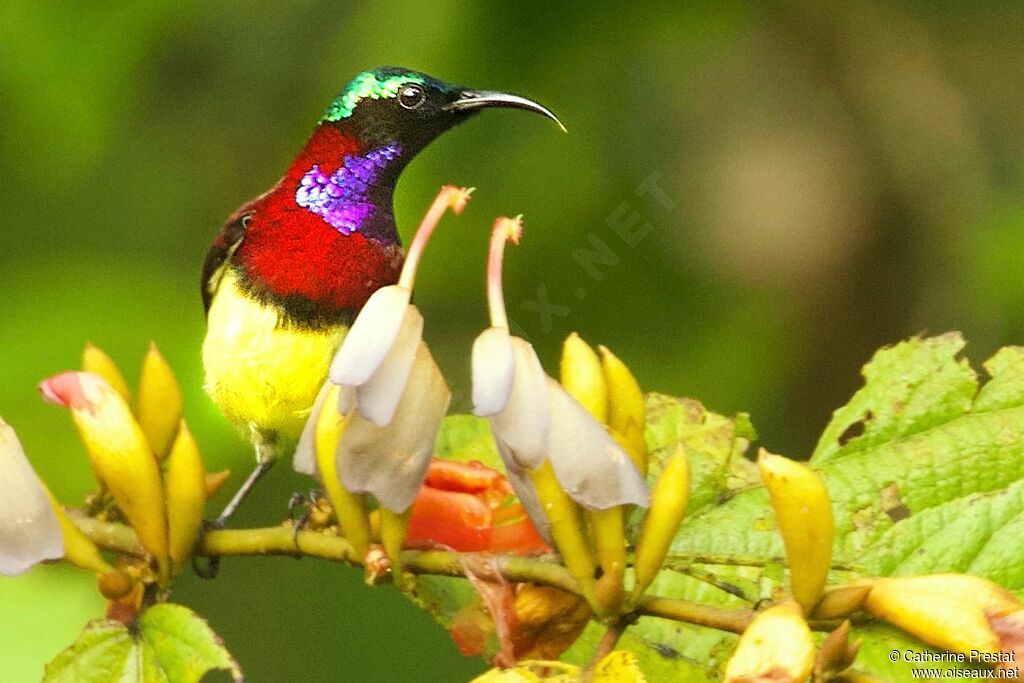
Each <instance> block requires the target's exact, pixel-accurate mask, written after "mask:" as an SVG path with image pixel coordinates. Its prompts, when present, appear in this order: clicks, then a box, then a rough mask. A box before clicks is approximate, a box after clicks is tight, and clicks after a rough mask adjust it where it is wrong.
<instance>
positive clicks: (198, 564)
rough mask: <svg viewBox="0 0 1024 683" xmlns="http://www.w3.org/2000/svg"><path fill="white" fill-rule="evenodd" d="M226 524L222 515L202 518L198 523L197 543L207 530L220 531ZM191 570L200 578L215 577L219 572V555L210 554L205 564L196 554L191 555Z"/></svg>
mask: <svg viewBox="0 0 1024 683" xmlns="http://www.w3.org/2000/svg"><path fill="white" fill-rule="evenodd" d="M226 525H227V520H226V519H224V518H223V517H218V518H217V519H214V520H209V519H204V520H203V521H202V522H200V524H199V540H198V541H197V544H198V543H201V542H202V539H203V536H205V535H206V533H207V532H208V531H220V530H221V529H223V528H224V527H225V526H226ZM192 571H194V572H195V573H196V576H198V577H199V578H201V579H215V578H217V575H218V574H219V573H220V556H219V555H211V556H210V557H207V558H206V564H205V565H204V564H203V563H202V560H201V558H199V557H198V556H196V555H193V556H192Z"/></svg>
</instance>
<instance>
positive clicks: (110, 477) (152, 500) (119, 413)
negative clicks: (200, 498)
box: [40, 372, 167, 576]
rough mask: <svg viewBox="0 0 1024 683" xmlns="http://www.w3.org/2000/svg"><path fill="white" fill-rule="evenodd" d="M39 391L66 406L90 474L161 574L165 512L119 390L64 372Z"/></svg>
mask: <svg viewBox="0 0 1024 683" xmlns="http://www.w3.org/2000/svg"><path fill="white" fill-rule="evenodd" d="M40 390H41V391H42V392H43V396H44V397H46V398H47V400H50V401H52V402H54V403H56V404H58V405H61V406H64V407H66V408H70V409H71V418H72V420H73V421H74V423H75V427H76V428H77V429H78V433H79V435H80V436H81V438H82V442H83V443H84V444H85V450H86V453H87V454H88V455H89V462H90V463H91V464H92V468H93V471H94V472H95V473H96V476H97V477H98V478H99V479H100V481H102V482H103V484H104V485H105V486H106V487H107V490H108V491H110V494H111V495H112V496H113V497H114V501H115V502H116V503H117V507H118V508H119V509H120V510H121V512H122V513H123V514H124V516H125V518H126V519H127V520H128V523H129V524H131V525H132V527H134V528H135V532H136V533H137V534H138V536H139V542H140V543H142V546H143V547H144V548H145V549H146V550H147V551H148V552H149V553H150V554H151V555H153V556H154V557H155V558H156V559H157V562H158V563H159V565H160V569H161V574H162V575H163V576H166V570H167V567H166V563H167V516H166V510H165V508H164V490H163V489H164V487H163V482H161V480H160V468H159V466H158V465H157V461H156V458H154V457H153V451H152V450H151V449H150V447H149V442H147V441H146V437H145V435H143V433H142V429H141V428H140V427H139V424H138V423H137V422H136V421H135V418H134V417H133V416H132V412H131V410H130V409H129V408H128V404H127V403H125V401H124V399H123V398H121V395H120V394H118V393H117V392H116V391H114V390H113V389H111V388H110V385H109V384H107V383H106V382H105V381H104V380H103V379H101V378H100V377H99V376H98V375H93V374H91V373H86V372H65V373H63V374H60V375H57V376H55V377H51V378H50V379H48V380H45V381H44V382H43V383H42V384H41V385H40Z"/></svg>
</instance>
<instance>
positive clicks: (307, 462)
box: [292, 382, 334, 477]
mask: <svg viewBox="0 0 1024 683" xmlns="http://www.w3.org/2000/svg"><path fill="white" fill-rule="evenodd" d="M332 386H334V385H333V384H331V383H330V382H324V385H323V386H322V387H320V393H318V394H317V395H316V401H314V402H313V408H312V409H311V410H310V411H309V417H307V418H306V424H305V425H303V427H302V435H301V436H299V442H298V443H297V444H296V445H295V455H294V456H292V468H293V469H294V470H295V471H296V472H299V473H301V474H308V475H309V476H311V477H313V476H316V453H315V452H314V448H315V445H316V423H317V420H319V419H320V411H321V410H323V409H324V401H325V400H326V398H327V394H329V393H330V392H331V387H332ZM331 409H332V407H331V406H328V410H331Z"/></svg>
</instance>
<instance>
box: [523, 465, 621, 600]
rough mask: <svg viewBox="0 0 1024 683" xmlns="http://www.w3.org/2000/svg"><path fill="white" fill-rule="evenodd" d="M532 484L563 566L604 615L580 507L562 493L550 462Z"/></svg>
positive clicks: (536, 472) (532, 475)
mask: <svg viewBox="0 0 1024 683" xmlns="http://www.w3.org/2000/svg"><path fill="white" fill-rule="evenodd" d="M530 480H531V481H532V482H533V487H534V490H535V491H536V493H537V501H538V502H539V503H540V507H541V509H542V510H543V511H544V516H545V517H547V520H548V527H549V530H550V533H551V540H552V541H554V544H555V549H556V550H557V551H558V553H559V554H560V555H561V556H562V563H563V564H564V565H565V568H566V569H567V570H568V571H569V574H571V575H572V577H573V578H574V579H576V582H577V583H579V585H580V592H581V593H582V594H583V597H585V598H586V599H587V602H589V603H590V605H591V607H592V608H593V609H594V611H595V612H598V613H601V612H603V608H602V607H601V606H600V605H598V604H597V600H596V595H595V593H594V571H595V569H596V563H595V562H594V556H593V553H592V552H591V550H590V546H589V544H588V543H587V538H586V535H585V534H584V533H583V527H582V525H581V524H580V509H579V506H578V505H576V503H574V502H573V500H572V498H570V497H569V495H568V494H567V493H566V492H565V491H564V490H562V487H561V485H560V484H559V483H558V479H556V478H555V472H554V470H553V469H552V468H551V461H550V460H545V461H544V462H543V464H541V466H540V467H538V468H537V469H536V470H531V471H530Z"/></svg>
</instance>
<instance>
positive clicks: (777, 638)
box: [726, 450, 1024, 683]
mask: <svg viewBox="0 0 1024 683" xmlns="http://www.w3.org/2000/svg"><path fill="white" fill-rule="evenodd" d="M757 464H758V468H759V470H760V473H761V479H762V482H763V483H764V487H765V489H766V491H767V493H768V498H769V500H770V502H771V506H772V509H773V511H774V513H775V520H776V525H777V527H778V530H779V534H780V536H781V537H782V541H783V546H784V547H785V551H786V561H787V565H788V569H789V590H788V596H786V597H784V598H783V599H782V600H781V601H780V602H778V603H777V604H775V605H774V606H771V607H769V608H768V609H766V610H764V611H762V612H761V613H759V614H758V615H757V617H755V618H754V620H753V621H752V622H751V623H750V625H749V626H748V627H747V629H746V631H745V632H744V634H743V636H742V637H741V638H740V642H739V644H738V646H737V648H736V651H735V653H734V654H733V656H732V659H730V661H729V663H728V666H727V668H726V681H735V682H737V683H739V682H740V681H756V680H792V681H805V680H807V679H808V677H811V676H813V678H814V680H816V681H817V680H833V679H834V678H836V677H840V676H841V674H843V672H844V671H846V670H847V669H848V668H849V667H851V666H852V665H853V663H854V659H855V658H856V654H857V650H858V648H859V645H860V642H859V641H854V642H852V643H849V642H848V633H849V622H848V621H843V623H842V624H841V626H840V627H839V628H837V629H836V630H835V631H833V632H832V633H831V634H829V636H828V637H826V638H825V640H823V641H822V643H821V646H820V648H819V649H818V652H817V654H816V655H815V648H814V640H813V639H812V637H811V632H810V628H809V627H808V625H807V619H816V620H822V621H835V620H845V619H847V618H848V617H850V616H852V615H853V614H855V613H857V612H861V611H866V612H868V613H869V614H871V615H872V616H874V617H876V618H878V619H881V620H883V621H887V622H889V623H891V624H893V625H895V626H898V627H899V628H901V629H903V630H904V631H906V632H907V633H910V634H911V635H914V636H916V637H917V638H920V639H921V641H923V642H925V643H927V644H929V645H933V646H936V647H939V648H942V649H945V650H950V651H953V652H960V653H963V654H965V655H970V656H971V657H972V658H973V659H972V661H973V663H976V664H977V663H987V664H990V665H993V666H1007V665H1011V664H1010V663H1012V662H1015V661H1020V659H1021V658H1022V657H1024V605H1022V604H1021V602H1020V600H1018V599H1017V598H1016V596H1014V595H1013V594H1012V593H1010V592H1009V591H1007V590H1005V589H1003V588H1001V587H999V586H997V585H996V584H994V583H992V582H991V581H988V580H987V579H983V578H980V577H977V576H969V575H965V574H936V575H930V576H910V577H898V578H878V579H866V580H857V581H853V582H851V583H848V584H844V585H836V586H826V581H827V579H828V572H829V568H830V566H831V561H832V543H833V517H832V505H831V502H830V500H829V496H828V491H827V489H826V487H825V482H824V481H823V479H822V477H821V475H820V474H818V473H817V472H815V471H814V470H813V469H811V468H810V467H807V466H806V465H803V464H801V463H798V462H796V461H793V460H789V459H787V458H783V457H781V456H777V455H772V454H770V453H768V452H766V451H764V450H762V451H761V452H760V453H759V455H758V460H757Z"/></svg>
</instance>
